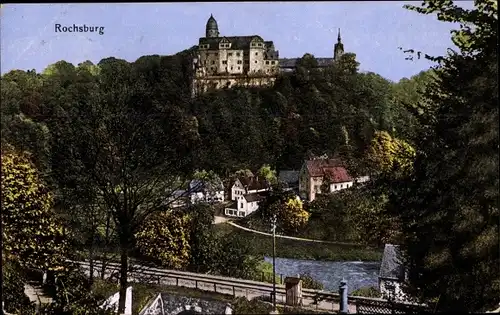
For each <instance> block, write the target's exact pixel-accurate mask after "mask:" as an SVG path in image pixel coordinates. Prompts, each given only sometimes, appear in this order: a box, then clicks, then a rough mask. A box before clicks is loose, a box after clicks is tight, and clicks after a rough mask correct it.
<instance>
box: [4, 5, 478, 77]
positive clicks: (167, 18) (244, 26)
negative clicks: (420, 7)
mask: <svg viewBox="0 0 500 315" xmlns="http://www.w3.org/2000/svg"><path fill="white" fill-rule="evenodd" d="M404 3H414V4H418V3H419V2H399V1H390V2H384V1H377V2H356V1H353V2H316V3H315V2H307V3H306V2H272V3H271V2H269V3H266V2H257V3H250V2H243V3H230V2H224V3H217V2H214V3H194V2H191V3H144V4H134V3H129V4H119V3H113V4H105V3H103V4H98V3H92V4H25V5H23V4H7V5H4V6H3V7H2V8H1V29H0V30H1V72H2V74H3V73H6V72H8V71H10V70H13V69H22V70H28V69H36V70H37V71H42V70H43V69H44V68H45V67H47V66H48V65H50V64H52V63H55V62H57V61H59V60H65V61H68V62H71V63H73V64H75V65H77V64H78V63H80V62H82V61H85V60H90V61H92V62H94V63H97V62H99V61H100V60H101V59H103V58H107V57H116V58H121V59H125V60H128V61H134V60H136V59H137V58H139V57H141V56H143V55H154V54H159V55H169V54H174V53H176V52H179V51H181V50H183V49H186V48H189V47H191V46H193V45H196V44H197V43H198V38H199V37H202V36H204V34H205V25H206V22H207V19H208V18H209V17H210V14H213V16H214V17H215V18H216V20H217V22H218V25H219V31H220V33H221V35H226V36H237V35H254V34H257V35H260V36H262V37H263V38H264V39H265V40H272V41H274V44H275V47H276V49H278V50H279V52H280V57H281V58H292V57H300V56H302V55H304V53H311V54H313V55H315V56H316V57H332V56H333V45H334V43H335V42H336V38H337V31H338V29H339V28H340V29H341V34H342V41H343V42H344V48H345V50H346V51H349V52H353V53H355V54H356V55H357V59H358V61H359V62H360V63H361V70H364V71H373V72H376V73H379V74H381V75H382V76H384V77H386V78H388V79H391V80H393V81H397V80H399V79H401V78H403V77H410V76H412V75H415V74H417V73H418V72H420V71H421V70H424V69H427V68H429V67H430V66H431V65H432V64H431V63H429V62H428V61H424V60H420V61H413V62H411V61H406V60H405V58H404V57H405V56H404V54H403V53H402V52H401V51H400V50H398V47H403V48H414V49H416V50H420V51H423V52H425V53H427V54H430V55H440V54H444V53H445V52H446V49H447V48H448V47H452V45H453V44H452V43H451V40H450V30H452V29H454V28H456V25H452V24H450V23H443V22H439V21H437V19H436V18H435V16H424V15H420V14H418V13H415V12H412V11H408V10H406V9H403V5H404ZM459 4H460V5H461V6H463V7H471V6H472V2H471V1H461V2H459ZM56 24H61V25H62V26H72V25H73V24H77V25H82V24H86V25H88V26H102V27H104V34H103V35H99V34H98V33H57V32H55V25H56Z"/></svg>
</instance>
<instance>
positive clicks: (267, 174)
mask: <svg viewBox="0 0 500 315" xmlns="http://www.w3.org/2000/svg"><path fill="white" fill-rule="evenodd" d="M257 176H259V177H262V178H265V179H266V180H267V181H268V182H269V183H271V184H272V185H275V184H277V183H278V177H277V175H276V170H273V169H272V168H271V166H269V165H268V164H264V165H262V166H261V167H260V168H259V170H258V171H257Z"/></svg>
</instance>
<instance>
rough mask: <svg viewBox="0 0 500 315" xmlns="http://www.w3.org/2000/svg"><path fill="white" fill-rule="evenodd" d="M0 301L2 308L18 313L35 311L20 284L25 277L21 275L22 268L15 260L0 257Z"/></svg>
mask: <svg viewBox="0 0 500 315" xmlns="http://www.w3.org/2000/svg"><path fill="white" fill-rule="evenodd" d="M2 275H3V284H2V286H3V287H2V290H3V291H2V294H3V296H2V302H3V303H5V304H4V310H5V311H7V312H9V313H13V314H20V315H28V314H34V313H35V303H33V302H31V301H30V299H29V298H28V296H26V294H25V293H24V286H23V285H22V284H23V283H24V282H25V281H26V279H24V277H23V275H22V269H21V268H20V265H19V263H18V262H16V261H7V260H6V259H4V258H3V257H2Z"/></svg>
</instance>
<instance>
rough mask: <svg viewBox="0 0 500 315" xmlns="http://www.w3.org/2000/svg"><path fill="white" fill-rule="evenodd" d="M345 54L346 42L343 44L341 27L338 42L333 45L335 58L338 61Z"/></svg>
mask: <svg viewBox="0 0 500 315" xmlns="http://www.w3.org/2000/svg"><path fill="white" fill-rule="evenodd" d="M343 54H344V44H342V38H341V37H340V28H339V35H338V37H337V43H336V44H335V46H334V47H333V60H334V61H338V60H339V59H340V57H341V56H342V55H343Z"/></svg>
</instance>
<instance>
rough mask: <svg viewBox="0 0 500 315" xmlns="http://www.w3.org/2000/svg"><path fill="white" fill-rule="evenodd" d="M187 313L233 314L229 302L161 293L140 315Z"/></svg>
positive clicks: (176, 314)
mask: <svg viewBox="0 0 500 315" xmlns="http://www.w3.org/2000/svg"><path fill="white" fill-rule="evenodd" d="M186 311H191V312H193V313H199V314H217V315H223V314H231V308H230V305H228V303H227V302H223V301H218V300H211V299H201V298H192V297H185V296H177V295H171V294H167V293H161V294H160V295H159V296H158V297H157V299H156V300H154V301H152V302H151V303H150V304H149V305H148V306H146V307H145V308H144V309H143V310H142V311H141V312H140V313H139V314H140V315H162V314H169V315H178V314H184V312H186ZM186 313H187V312H186Z"/></svg>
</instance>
